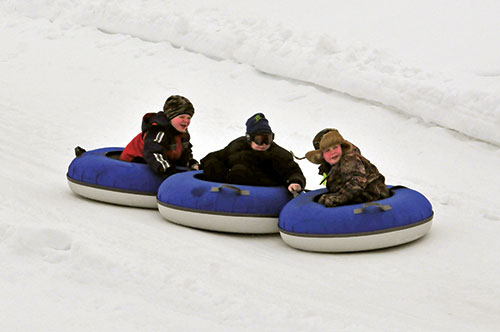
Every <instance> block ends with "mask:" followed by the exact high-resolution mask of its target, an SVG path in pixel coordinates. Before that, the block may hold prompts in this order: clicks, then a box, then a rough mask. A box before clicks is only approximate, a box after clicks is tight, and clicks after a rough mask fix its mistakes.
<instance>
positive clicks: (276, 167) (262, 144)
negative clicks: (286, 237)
mask: <svg viewBox="0 0 500 332" xmlns="http://www.w3.org/2000/svg"><path fill="white" fill-rule="evenodd" d="M246 128H247V130H246V136H242V137H239V138H237V139H235V140H233V141H232V142H231V143H229V145H227V146H226V147H225V148H224V149H222V150H218V151H215V152H211V153H209V154H208V155H207V156H205V157H204V158H203V159H202V160H201V166H200V168H201V169H202V170H203V177H204V179H205V180H208V181H214V182H223V183H232V184H243V185H252V186H286V187H287V188H288V190H289V191H290V192H300V191H301V190H302V189H303V188H304V187H305V185H306V180H305V177H304V175H303V174H302V170H301V169H300V167H299V165H298V164H297V163H295V162H294V161H293V156H292V154H291V153H290V152H288V151H287V150H285V149H283V148H282V147H281V146H279V145H278V144H276V143H275V142H274V141H273V140H274V133H273V132H272V130H271V127H270V126H269V122H268V120H267V119H266V118H265V116H264V114H262V113H257V114H255V115H253V116H252V117H250V118H249V119H248V121H247V122H246Z"/></svg>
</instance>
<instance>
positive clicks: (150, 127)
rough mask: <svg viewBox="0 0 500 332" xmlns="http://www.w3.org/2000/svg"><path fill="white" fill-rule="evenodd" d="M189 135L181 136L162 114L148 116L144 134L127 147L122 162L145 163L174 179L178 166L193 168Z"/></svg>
mask: <svg viewBox="0 0 500 332" xmlns="http://www.w3.org/2000/svg"><path fill="white" fill-rule="evenodd" d="M189 138H190V136H189V134H188V133H187V132H186V133H180V132H178V131H177V130H176V129H175V128H174V127H173V126H172V125H171V124H170V121H168V120H167V118H166V117H165V115H164V114H163V112H158V113H147V114H145V115H144V117H143V121H142V132H141V133H139V134H138V135H137V136H135V137H134V138H133V139H132V141H130V143H129V144H127V146H126V147H125V149H124V150H123V152H122V154H121V155H120V159H121V160H124V161H141V160H145V161H146V163H147V164H148V165H149V167H150V168H151V169H152V170H153V171H154V172H156V173H158V174H159V175H166V176H168V175H171V174H172V173H174V172H175V166H183V167H190V166H192V165H194V164H196V163H197V161H196V160H194V159H193V154H192V151H191V147H192V145H191V143H190V142H189Z"/></svg>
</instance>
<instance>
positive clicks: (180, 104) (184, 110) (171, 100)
mask: <svg viewBox="0 0 500 332" xmlns="http://www.w3.org/2000/svg"><path fill="white" fill-rule="evenodd" d="M163 113H164V114H165V116H166V117H167V120H169V121H170V120H172V119H173V118H175V117H176V116H179V115H181V114H188V115H191V116H193V115H194V107H193V104H191V102H190V101H189V99H187V98H186V97H183V96H178V95H174V96H170V97H168V99H167V100H166V101H165V105H163Z"/></svg>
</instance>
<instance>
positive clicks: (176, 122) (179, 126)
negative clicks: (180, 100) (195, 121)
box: [170, 114, 191, 133]
mask: <svg viewBox="0 0 500 332" xmlns="http://www.w3.org/2000/svg"><path fill="white" fill-rule="evenodd" d="M170 123H171V124H172V126H173V127H174V128H175V130H177V131H178V132H180V133H185V132H186V131H187V129H188V127H189V124H190V123H191V115H189V114H181V115H178V116H176V117H175V118H173V119H172V120H170Z"/></svg>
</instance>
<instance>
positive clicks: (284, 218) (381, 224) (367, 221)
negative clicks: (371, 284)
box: [278, 186, 434, 252]
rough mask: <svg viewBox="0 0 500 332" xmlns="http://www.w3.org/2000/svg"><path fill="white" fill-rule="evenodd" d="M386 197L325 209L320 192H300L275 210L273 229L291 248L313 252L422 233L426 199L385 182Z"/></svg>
mask: <svg viewBox="0 0 500 332" xmlns="http://www.w3.org/2000/svg"><path fill="white" fill-rule="evenodd" d="M388 188H389V189H390V191H391V193H392V195H391V197H389V198H386V199H382V200H378V201H374V202H369V203H365V204H353V205H346V206H339V207H334V208H332V207H330V208H327V207H325V206H323V205H322V204H319V203H317V202H316V201H317V198H318V197H319V196H320V195H321V194H324V193H326V189H318V190H314V191H310V192H308V193H303V194H301V195H299V196H298V197H296V198H294V199H293V200H292V201H290V202H289V203H288V204H287V205H286V206H285V207H284V208H283V209H282V211H281V214H280V217H279V224H278V225H279V231H280V235H281V238H282V239H283V241H285V243H287V244H288V245H290V246H291V247H294V248H297V249H301V250H307V251H319V252H349V251H363V250H372V249H380V248H386V247H392V246H396V245H400V244H403V243H407V242H410V241H413V240H416V239H418V238H420V237H422V236H424V235H425V234H426V233H427V232H428V231H429V229H430V227H431V224H432V217H433V214H434V213H433V211H432V206H431V204H430V202H429V201H428V200H427V199H426V198H425V197H424V196H423V195H422V194H420V193H418V192H417V191H415V190H412V189H408V188H406V187H402V186H395V187H391V186H388Z"/></svg>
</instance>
